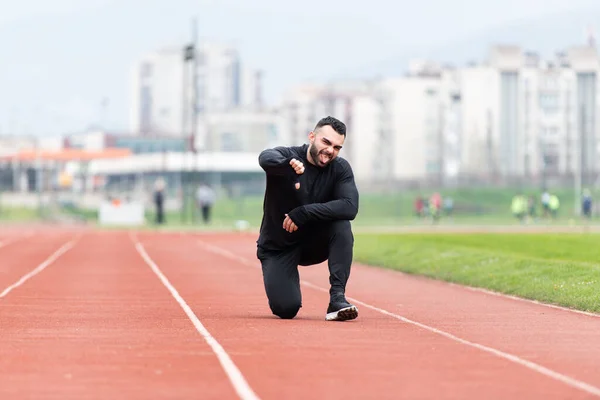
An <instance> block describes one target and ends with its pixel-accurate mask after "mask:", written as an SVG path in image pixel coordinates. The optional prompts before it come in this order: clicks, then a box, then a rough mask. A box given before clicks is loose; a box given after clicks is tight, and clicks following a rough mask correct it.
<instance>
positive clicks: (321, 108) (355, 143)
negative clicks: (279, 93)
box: [280, 81, 380, 180]
mask: <svg viewBox="0 0 600 400" xmlns="http://www.w3.org/2000/svg"><path fill="white" fill-rule="evenodd" d="M374 88H375V83H374V82H366V81H365V82H363V81H356V82H338V83H333V84H329V85H303V86H298V87H294V88H292V89H290V90H288V91H287V92H286V93H285V94H284V96H283V99H282V102H281V104H280V110H281V115H282V117H283V121H284V124H285V126H286V130H285V134H284V135H282V139H283V140H282V142H281V144H282V145H302V144H304V143H308V134H309V133H310V132H311V131H312V130H313V129H314V127H315V125H316V123H317V122H318V121H319V120H320V119H321V118H323V117H326V116H328V115H330V116H333V117H336V118H338V119H340V120H341V121H342V122H344V123H345V124H346V129H347V137H346V141H345V144H344V148H343V149H342V152H341V153H340V155H341V156H342V157H344V158H346V159H347V160H348V161H349V162H350V163H352V165H353V169H354V173H355V175H356V179H357V180H367V179H370V178H371V177H372V175H373V173H374V172H373V163H374V162H375V159H376V157H377V156H376V154H375V153H376V152H377V151H378V147H377V146H378V143H377V137H376V135H377V127H378V119H379V113H380V110H379V107H378V104H377V100H376V99H375V97H374V96H373V93H374V92H373V91H374ZM286 135H287V137H286ZM284 138H285V139H284Z"/></svg>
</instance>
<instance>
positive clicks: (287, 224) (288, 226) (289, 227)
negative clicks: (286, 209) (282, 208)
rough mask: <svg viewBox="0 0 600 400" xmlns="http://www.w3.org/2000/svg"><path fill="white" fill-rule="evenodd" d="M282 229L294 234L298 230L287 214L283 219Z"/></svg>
mask: <svg viewBox="0 0 600 400" xmlns="http://www.w3.org/2000/svg"><path fill="white" fill-rule="evenodd" d="M283 229H285V230H286V231H288V232H289V233H292V232H296V231H297V230H298V227H297V226H296V224H295V223H294V221H292V219H291V218H290V217H289V215H287V214H285V219H284V220H283Z"/></svg>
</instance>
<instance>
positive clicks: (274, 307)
mask: <svg viewBox="0 0 600 400" xmlns="http://www.w3.org/2000/svg"><path fill="white" fill-rule="evenodd" d="M269 306H270V307H271V311H272V312H273V314H275V315H277V316H278V317H279V318H282V319H292V318H294V317H295V316H296V315H297V314H298V311H299V310H300V307H302V304H301V302H300V301H286V302H279V303H274V302H270V303H269Z"/></svg>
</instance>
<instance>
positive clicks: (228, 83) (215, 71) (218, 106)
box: [130, 42, 262, 136]
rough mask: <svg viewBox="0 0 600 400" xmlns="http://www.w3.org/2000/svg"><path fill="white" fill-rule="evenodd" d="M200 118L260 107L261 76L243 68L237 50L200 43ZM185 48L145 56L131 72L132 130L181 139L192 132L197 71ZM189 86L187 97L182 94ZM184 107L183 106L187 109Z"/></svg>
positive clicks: (257, 72)
mask: <svg viewBox="0 0 600 400" xmlns="http://www.w3.org/2000/svg"><path fill="white" fill-rule="evenodd" d="M196 61H197V70H196V82H197V94H196V95H197V109H196V113H197V118H198V120H199V121H201V120H202V119H203V118H204V115H205V114H210V113H213V112H216V113H220V112H224V111H227V110H231V109H236V108H238V107H243V108H258V107H260V106H262V75H261V73H260V71H255V70H252V69H249V68H247V67H245V66H244V65H243V63H242V60H241V57H240V55H239V53H238V51H237V49H236V48H234V47H232V46H229V45H224V44H220V43H210V42H202V43H201V44H200V45H199V51H198V55H197V60H196ZM191 65H192V64H191V63H189V62H188V63H184V50H183V48H182V47H170V48H165V49H161V50H158V51H156V52H153V53H151V54H148V55H146V56H145V57H143V58H142V59H141V60H140V61H139V62H137V63H136V64H135V65H134V66H133V71H132V74H131V82H132V85H131V95H130V98H131V101H130V130H131V131H132V132H136V133H138V134H140V135H151V136H152V135H154V136H156V135H159V136H164V135H171V136H174V135H178V136H182V132H183V131H189V129H190V124H189V121H190V119H191V114H192V111H193V109H192V103H193V97H192V96H193V91H192V87H193V86H192V85H193V76H194V74H193V71H192V70H191ZM184 87H185V89H186V90H185V93H184V90H183V89H184ZM184 105H185V107H184Z"/></svg>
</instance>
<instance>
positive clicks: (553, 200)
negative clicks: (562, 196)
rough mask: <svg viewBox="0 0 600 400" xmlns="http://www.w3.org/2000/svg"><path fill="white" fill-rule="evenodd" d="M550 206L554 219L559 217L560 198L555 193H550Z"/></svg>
mask: <svg viewBox="0 0 600 400" xmlns="http://www.w3.org/2000/svg"><path fill="white" fill-rule="evenodd" d="M548 207H549V208H550V215H551V216H552V218H553V219H556V218H557V217H558V209H559V208H560V201H559V200H558V196H557V195H555V194H551V195H550V201H549V203H548Z"/></svg>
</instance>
